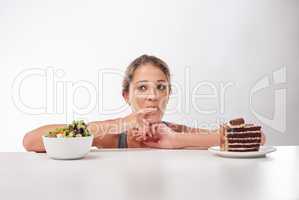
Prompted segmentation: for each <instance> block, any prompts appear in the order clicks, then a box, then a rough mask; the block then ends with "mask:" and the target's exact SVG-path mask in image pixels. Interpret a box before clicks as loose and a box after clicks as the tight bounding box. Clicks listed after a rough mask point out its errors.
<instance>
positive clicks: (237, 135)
mask: <svg viewBox="0 0 299 200" xmlns="http://www.w3.org/2000/svg"><path fill="white" fill-rule="evenodd" d="M261 136H262V132H252V133H229V134H227V138H248V137H261Z"/></svg>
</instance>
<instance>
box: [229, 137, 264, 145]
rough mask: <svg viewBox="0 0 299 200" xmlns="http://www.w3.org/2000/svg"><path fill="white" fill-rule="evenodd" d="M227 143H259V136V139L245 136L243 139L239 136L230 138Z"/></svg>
mask: <svg viewBox="0 0 299 200" xmlns="http://www.w3.org/2000/svg"><path fill="white" fill-rule="evenodd" d="M228 143H229V144H235V143H261V138H259V139H248V138H245V140H243V139H241V138H232V139H229V140H228Z"/></svg>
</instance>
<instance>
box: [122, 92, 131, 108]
mask: <svg viewBox="0 0 299 200" xmlns="http://www.w3.org/2000/svg"><path fill="white" fill-rule="evenodd" d="M122 95H123V98H124V100H125V101H126V102H127V104H129V105H130V102H129V93H128V92H123V93H122Z"/></svg>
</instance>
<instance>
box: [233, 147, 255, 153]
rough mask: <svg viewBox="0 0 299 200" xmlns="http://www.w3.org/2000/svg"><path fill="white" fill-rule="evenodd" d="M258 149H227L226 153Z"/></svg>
mask: <svg viewBox="0 0 299 200" xmlns="http://www.w3.org/2000/svg"><path fill="white" fill-rule="evenodd" d="M258 150H259V148H252V149H228V150H227V151H232V152H250V151H258Z"/></svg>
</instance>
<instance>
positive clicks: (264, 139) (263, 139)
mask: <svg viewBox="0 0 299 200" xmlns="http://www.w3.org/2000/svg"><path fill="white" fill-rule="evenodd" d="M265 143H266V136H265V134H264V133H263V132H262V137H261V144H262V145H264V144H265Z"/></svg>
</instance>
